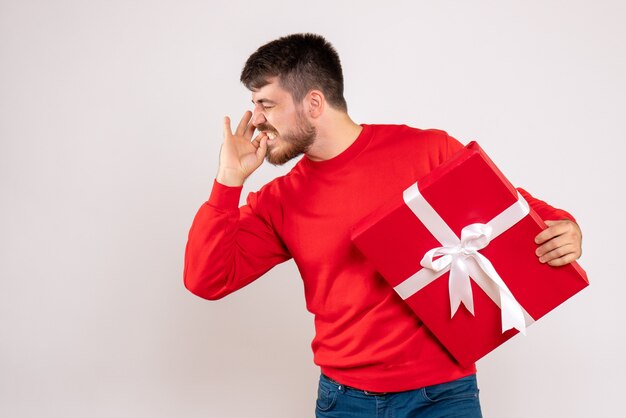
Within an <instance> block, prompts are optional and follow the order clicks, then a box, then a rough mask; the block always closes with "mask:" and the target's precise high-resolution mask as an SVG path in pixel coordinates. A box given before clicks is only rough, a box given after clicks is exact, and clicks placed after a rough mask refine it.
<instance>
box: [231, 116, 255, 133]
mask: <svg viewBox="0 0 626 418" xmlns="http://www.w3.org/2000/svg"><path fill="white" fill-rule="evenodd" d="M250 119H252V112H250V111H249V110H246V112H245V113H244V114H243V116H242V117H241V120H240V121H239V125H237V131H235V133H236V134H237V135H240V136H243V135H244V134H245V133H246V130H247V129H248V123H249V122H250Z"/></svg>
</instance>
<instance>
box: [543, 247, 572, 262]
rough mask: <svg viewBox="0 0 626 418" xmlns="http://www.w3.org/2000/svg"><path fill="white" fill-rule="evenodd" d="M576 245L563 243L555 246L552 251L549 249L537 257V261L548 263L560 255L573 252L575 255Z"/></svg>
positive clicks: (563, 255)
mask: <svg viewBox="0 0 626 418" xmlns="http://www.w3.org/2000/svg"><path fill="white" fill-rule="evenodd" d="M576 253H577V251H576V247H575V246H574V245H573V244H567V245H563V246H561V247H558V248H555V249H553V250H552V251H549V252H547V253H545V254H543V255H542V256H540V257H539V262H541V263H549V262H550V261H552V260H556V259H558V258H561V257H565V256H568V255H570V254H573V255H574V257H576Z"/></svg>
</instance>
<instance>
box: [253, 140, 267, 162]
mask: <svg viewBox="0 0 626 418" xmlns="http://www.w3.org/2000/svg"><path fill="white" fill-rule="evenodd" d="M265 154H267V136H266V135H263V136H261V138H260V139H259V148H257V149H256V158H257V160H263V158H265Z"/></svg>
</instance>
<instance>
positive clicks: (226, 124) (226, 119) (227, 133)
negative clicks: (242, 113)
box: [224, 116, 233, 137]
mask: <svg viewBox="0 0 626 418" xmlns="http://www.w3.org/2000/svg"><path fill="white" fill-rule="evenodd" d="M229 136H233V131H232V130H231V128H230V118H229V117H228V116H224V137H229Z"/></svg>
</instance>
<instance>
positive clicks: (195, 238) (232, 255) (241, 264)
mask: <svg viewBox="0 0 626 418" xmlns="http://www.w3.org/2000/svg"><path fill="white" fill-rule="evenodd" d="M250 118H251V113H250V112H246V114H245V115H244V116H243V118H242V119H241V121H240V123H239V125H238V127H237V129H236V131H235V133H234V134H233V133H232V131H231V128H230V120H229V119H228V118H225V120H224V122H225V124H224V125H225V126H224V144H223V145H222V149H221V151H220V166H219V170H218V175H217V179H216V181H215V182H214V185H213V189H212V190H211V196H210V197H209V200H208V201H207V202H206V203H205V204H204V205H202V207H200V209H199V210H198V213H197V214H196V217H195V218H194V221H193V224H192V226H191V229H190V231H189V238H188V241H187V247H186V250H185V268H184V282H185V286H186V287H187V289H189V290H190V291H191V292H192V293H194V294H195V295H198V296H200V297H203V298H205V299H219V298H222V297H224V296H226V295H228V294H229V293H232V292H234V291H235V290H237V289H240V288H242V287H243V286H245V285H247V284H248V283H250V282H252V281H253V280H255V279H256V278H258V277H260V276H261V275H262V274H263V273H265V272H266V271H268V270H269V269H271V268H272V267H273V266H275V265H276V264H279V263H281V262H283V261H286V260H287V259H289V258H290V255H289V253H288V251H287V250H286V248H285V247H284V245H283V244H282V241H281V240H280V238H279V237H277V236H276V234H275V231H274V229H273V228H272V226H271V225H270V223H269V222H268V219H267V216H263V215H262V214H261V213H260V212H263V214H265V215H266V214H267V212H265V211H263V210H262V209H260V208H259V206H262V205H260V204H258V199H257V197H256V195H255V194H252V195H251V197H249V199H248V204H247V205H245V206H243V207H241V208H239V198H240V195H241V190H242V185H243V182H244V180H245V179H246V178H247V177H248V176H249V175H250V174H251V173H252V172H254V171H255V170H256V169H257V168H258V167H259V166H260V165H261V163H262V162H263V158H264V156H265V152H266V144H265V142H266V140H267V138H265V135H263V134H261V135H259V136H257V137H256V138H255V139H254V140H252V135H253V133H254V127H253V126H251V125H249V121H250Z"/></svg>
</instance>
